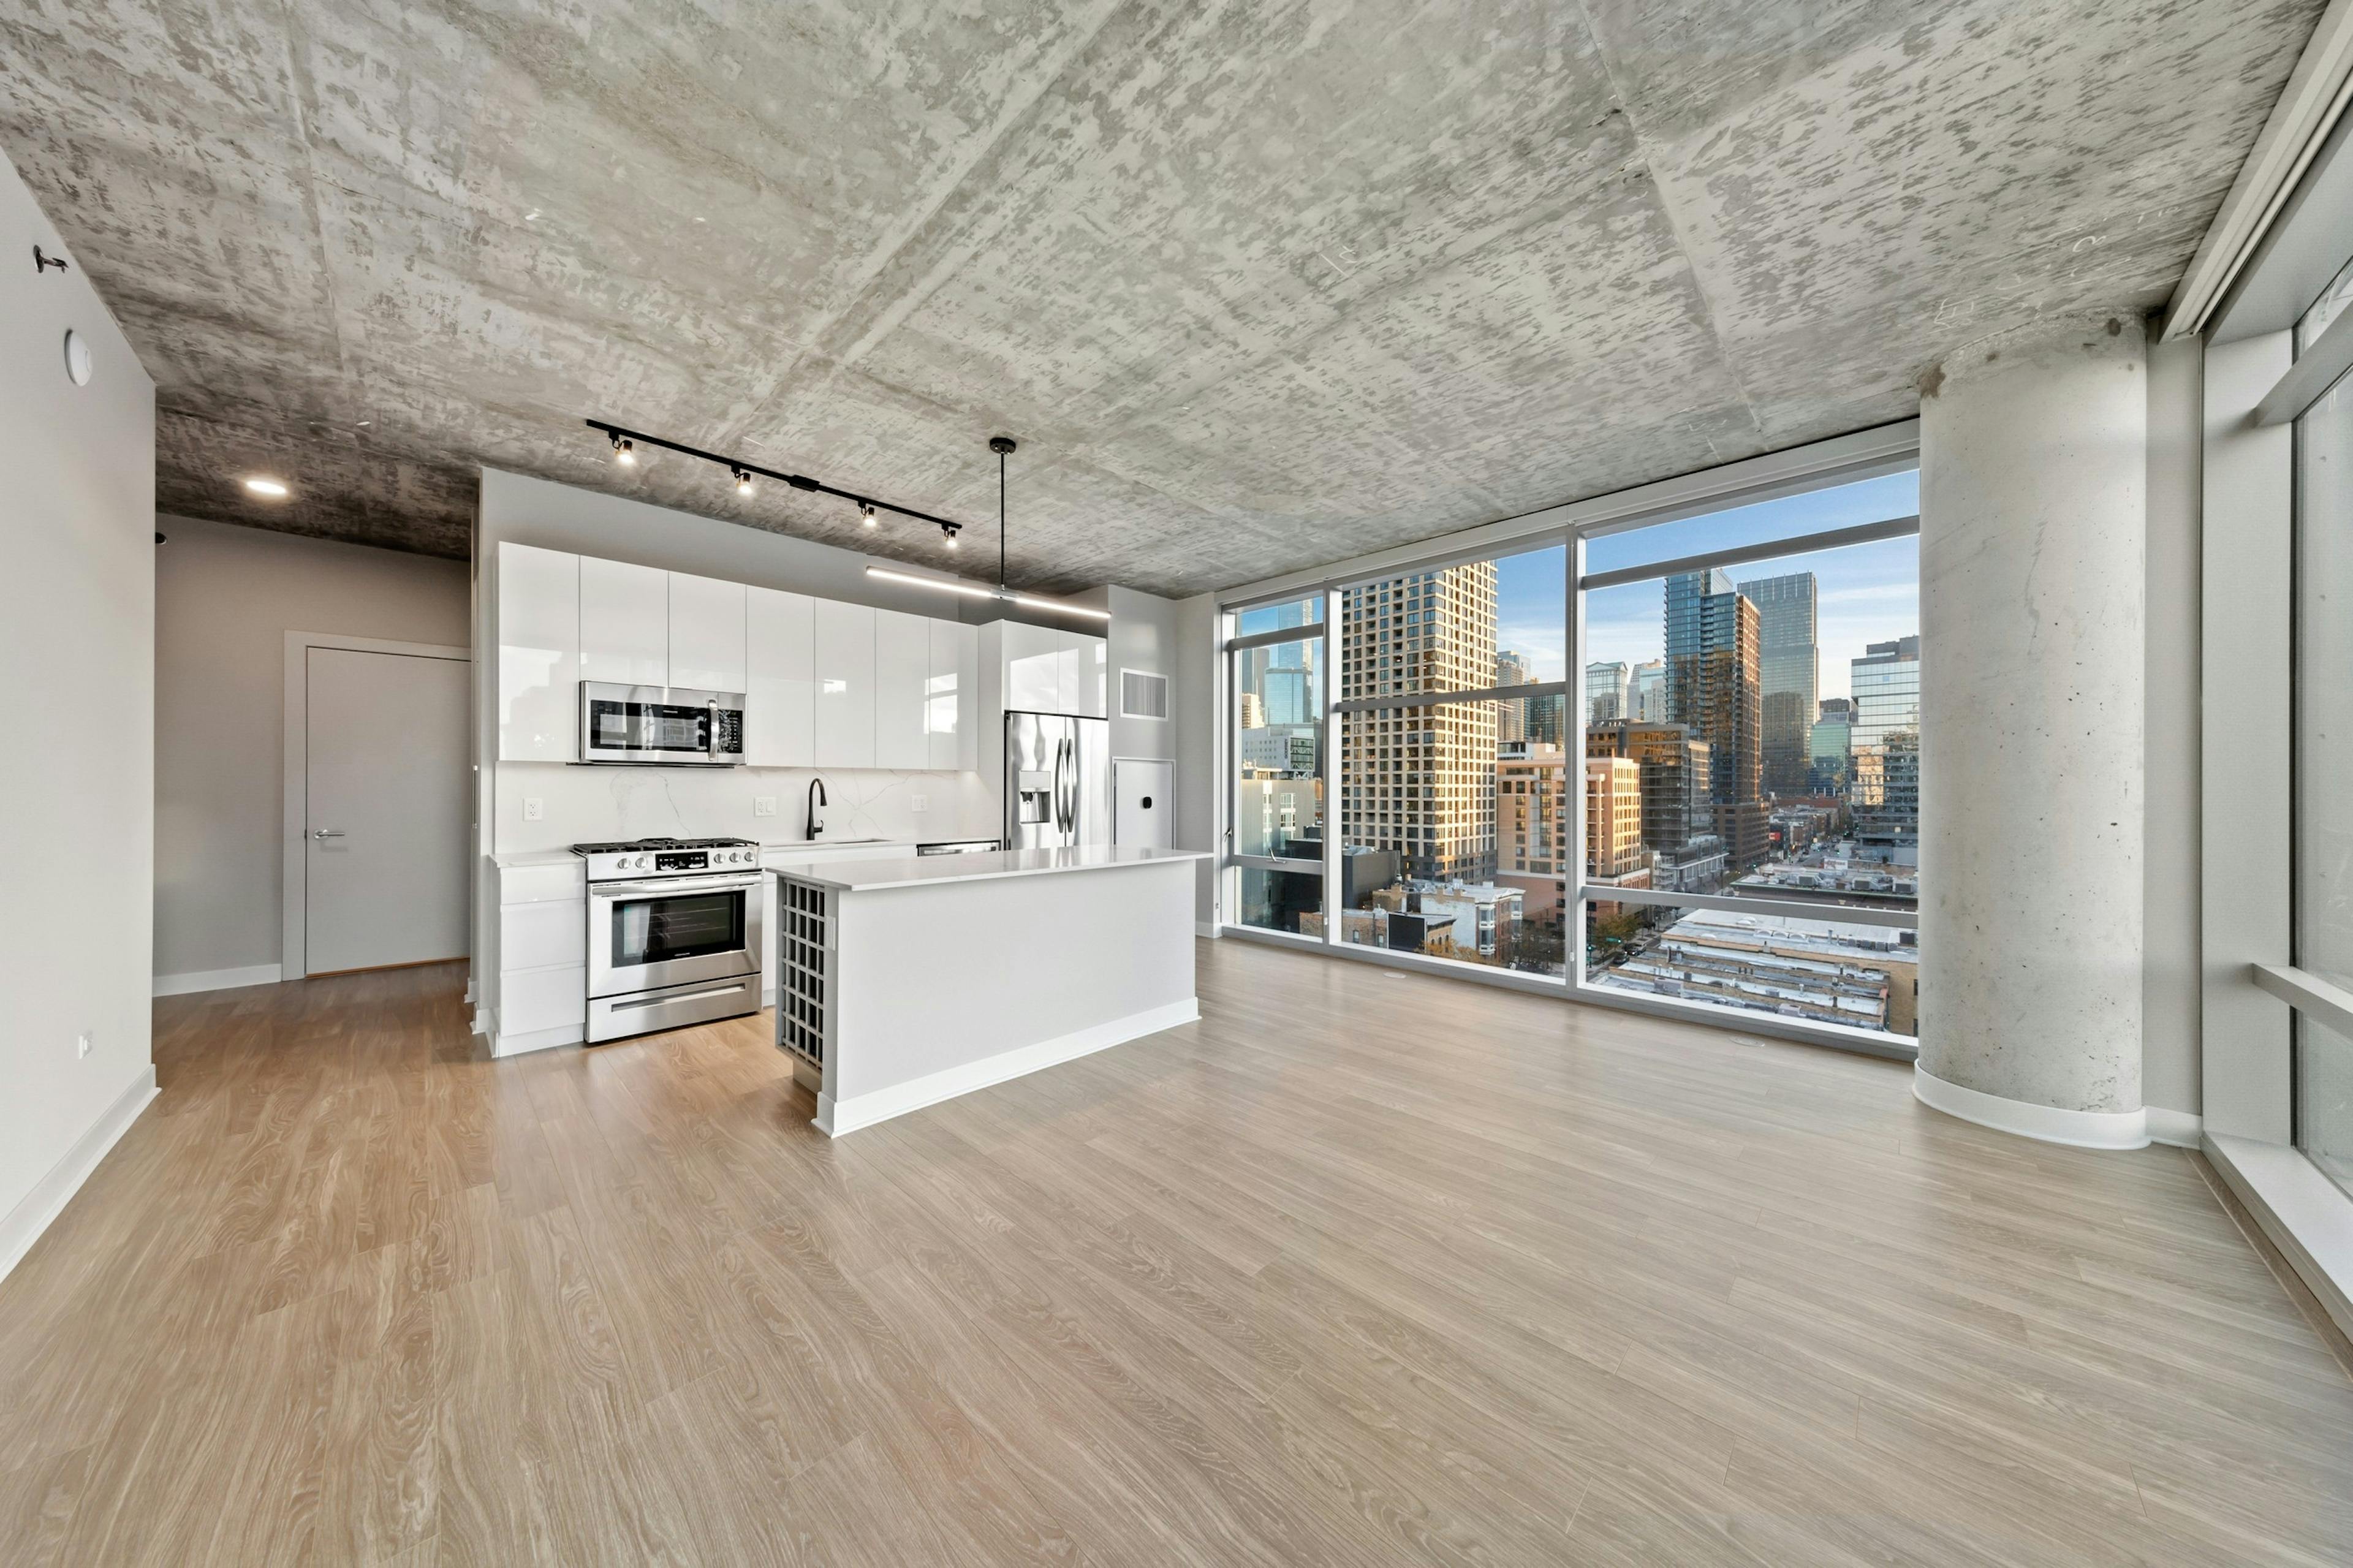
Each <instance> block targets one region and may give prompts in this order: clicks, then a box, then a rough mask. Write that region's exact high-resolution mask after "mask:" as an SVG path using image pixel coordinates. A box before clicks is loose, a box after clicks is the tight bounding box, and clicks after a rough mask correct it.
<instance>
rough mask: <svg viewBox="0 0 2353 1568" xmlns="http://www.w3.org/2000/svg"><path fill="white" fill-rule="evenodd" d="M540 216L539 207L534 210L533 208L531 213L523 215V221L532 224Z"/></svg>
mask: <svg viewBox="0 0 2353 1568" xmlns="http://www.w3.org/2000/svg"><path fill="white" fill-rule="evenodd" d="M538 216H539V209H538V208H537V207H533V208H532V209H531V211H529V212H527V213H525V214H523V215H522V221H523V222H525V223H531V222H533V220H535V219H536V218H537V217H538Z"/></svg>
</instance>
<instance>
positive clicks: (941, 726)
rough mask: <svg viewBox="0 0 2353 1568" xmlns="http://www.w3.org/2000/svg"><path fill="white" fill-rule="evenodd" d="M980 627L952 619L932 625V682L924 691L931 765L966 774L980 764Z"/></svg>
mask: <svg viewBox="0 0 2353 1568" xmlns="http://www.w3.org/2000/svg"><path fill="white" fill-rule="evenodd" d="M979 713H980V628H979V627H978V626H965V625H963V624H962V623H961V622H957V621H934V622H933V623H932V678H931V679H930V681H929V682H928V683H927V685H926V688H925V696H924V701H923V729H924V731H925V733H926V735H927V736H928V737H929V739H930V741H931V749H932V766H933V767H934V769H936V770H938V771H939V772H941V773H970V772H971V771H972V770H973V769H974V768H976V767H977V766H979V765H980V763H979V754H978V742H979V735H978V732H977V721H978V718H979Z"/></svg>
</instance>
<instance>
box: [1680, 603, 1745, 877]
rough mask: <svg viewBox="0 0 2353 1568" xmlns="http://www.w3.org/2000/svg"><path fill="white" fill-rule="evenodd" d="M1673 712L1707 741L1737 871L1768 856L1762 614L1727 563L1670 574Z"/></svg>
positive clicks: (1720, 830) (1720, 825)
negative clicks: (1760, 667) (1735, 580)
mask: <svg viewBox="0 0 2353 1568" xmlns="http://www.w3.org/2000/svg"><path fill="white" fill-rule="evenodd" d="M1666 623H1667V624H1666V643H1667V658H1666V666H1667V717H1668V718H1669V719H1670V720H1671V721H1673V722H1675V723H1678V724H1687V725H1689V726H1690V727H1691V731H1692V733H1693V735H1694V736H1695V737H1696V738H1698V739H1700V740H1703V741H1705V742H1707V746H1708V773H1709V779H1710V790H1711V793H1712V798H1713V799H1714V801H1715V832H1716V837H1720V838H1722V839H1723V840H1724V841H1725V849H1726V851H1727V853H1728V854H1729V855H1730V857H1731V859H1732V867H1733V869H1734V870H1736V871H1741V870H1746V869H1747V868H1749V867H1751V866H1754V865H1756V864H1757V862H1758V861H1759V860H1762V859H1763V858H1765V850H1766V842H1767V841H1766V829H1765V803H1764V801H1763V799H1762V798H1761V789H1762V783H1763V764H1764V757H1763V753H1762V749H1761V740H1762V735H1761V731H1762V727H1763V711H1762V702H1761V695H1762V693H1761V689H1760V686H1759V676H1758V668H1757V660H1758V639H1759V635H1760V634H1759V616H1758V614H1757V605H1756V603H1755V602H1754V601H1753V600H1751V599H1750V598H1749V597H1748V596H1747V595H1745V594H1743V593H1741V591H1740V590H1739V588H1738V587H1737V586H1736V584H1734V583H1733V581H1732V578H1731V575H1730V574H1728V573H1726V572H1725V571H1724V570H1723V569H1722V568H1721V567H1710V568H1708V569H1707V570H1706V571H1704V572H1679V573H1676V574H1674V575H1672V576H1671V577H1669V578H1668V579H1667V593H1666Z"/></svg>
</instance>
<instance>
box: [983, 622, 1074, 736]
mask: <svg viewBox="0 0 2353 1568" xmlns="http://www.w3.org/2000/svg"><path fill="white" fill-rule="evenodd" d="M998 625H999V626H1001V627H1002V628H1003V631H1004V641H1003V645H1002V646H1003V648H1004V658H1005V688H1004V689H1005V709H1006V711H1007V712H1008V713H1060V711H1062V638H1061V635H1060V633H1058V632H1056V631H1055V630H1054V628H1053V627H1051V626H1026V625H1024V624H1023V623H1021V622H1019V621H1001V622H999V623H998Z"/></svg>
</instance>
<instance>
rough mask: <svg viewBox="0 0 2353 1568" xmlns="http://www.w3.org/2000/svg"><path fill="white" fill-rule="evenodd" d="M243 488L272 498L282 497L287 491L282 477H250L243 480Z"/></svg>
mask: <svg viewBox="0 0 2353 1568" xmlns="http://www.w3.org/2000/svg"><path fill="white" fill-rule="evenodd" d="M245 488H246V489H249V490H251V491H252V492H253V493H254V494H255V495H258V496H269V498H271V499H272V500H280V499H282V498H283V497H284V496H285V495H286V493H287V490H286V481H285V480H283V479H248V480H246V481H245Z"/></svg>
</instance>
